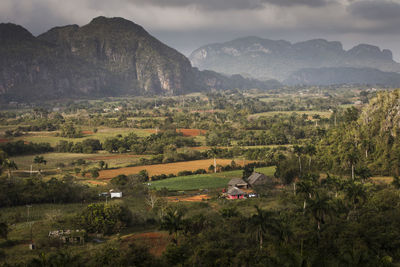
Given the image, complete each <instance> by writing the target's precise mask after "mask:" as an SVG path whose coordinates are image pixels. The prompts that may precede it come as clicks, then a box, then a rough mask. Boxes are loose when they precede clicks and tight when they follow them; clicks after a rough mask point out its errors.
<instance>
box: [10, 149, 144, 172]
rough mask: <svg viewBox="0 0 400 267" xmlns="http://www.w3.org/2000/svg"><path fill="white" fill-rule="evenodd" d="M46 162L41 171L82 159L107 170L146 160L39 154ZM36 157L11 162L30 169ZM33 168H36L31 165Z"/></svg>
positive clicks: (31, 156)
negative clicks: (101, 163) (104, 164)
mask: <svg viewBox="0 0 400 267" xmlns="http://www.w3.org/2000/svg"><path fill="white" fill-rule="evenodd" d="M40 155H41V156H43V157H44V159H45V160H47V164H46V165H42V166H41V169H43V170H46V169H54V168H57V167H58V166H59V164H60V163H62V164H64V165H65V166H69V165H70V164H71V163H72V162H73V161H75V160H77V159H84V160H86V162H87V163H88V164H97V163H98V162H99V161H101V160H102V161H104V162H105V163H106V164H108V167H109V168H119V167H126V166H127V165H129V164H136V163H138V162H139V159H140V158H147V157H148V156H145V155H129V154H110V153H106V152H104V153H97V154H82V153H44V154H40ZM35 156H36V155H28V156H18V157H12V160H14V161H15V163H16V164H17V166H18V169H20V170H28V169H30V166H31V164H33V159H34V157H35ZM33 165H34V166H33V168H34V169H36V167H37V166H35V164H33Z"/></svg>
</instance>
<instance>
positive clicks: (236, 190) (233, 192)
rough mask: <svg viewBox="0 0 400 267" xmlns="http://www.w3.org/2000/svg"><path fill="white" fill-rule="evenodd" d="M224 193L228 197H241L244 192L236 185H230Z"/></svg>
mask: <svg viewBox="0 0 400 267" xmlns="http://www.w3.org/2000/svg"><path fill="white" fill-rule="evenodd" d="M226 195H227V198H228V199H243V198H244V195H245V193H244V192H243V191H242V190H240V189H239V188H237V187H231V188H230V189H229V190H228V192H227V193H226Z"/></svg>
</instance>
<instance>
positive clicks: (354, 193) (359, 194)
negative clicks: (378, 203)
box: [345, 181, 367, 210]
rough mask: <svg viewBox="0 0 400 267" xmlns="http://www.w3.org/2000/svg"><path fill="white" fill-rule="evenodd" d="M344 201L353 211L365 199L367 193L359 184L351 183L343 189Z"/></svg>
mask: <svg viewBox="0 0 400 267" xmlns="http://www.w3.org/2000/svg"><path fill="white" fill-rule="evenodd" d="M345 193H346V199H347V200H348V201H349V202H350V203H349V204H350V205H351V206H353V209H354V210H355V209H356V208H357V206H358V204H360V203H362V202H364V201H365V200H366V199H367V193H366V191H365V189H364V186H363V185H362V184H361V183H358V182H354V181H351V182H349V183H348V184H347V186H346V187H345Z"/></svg>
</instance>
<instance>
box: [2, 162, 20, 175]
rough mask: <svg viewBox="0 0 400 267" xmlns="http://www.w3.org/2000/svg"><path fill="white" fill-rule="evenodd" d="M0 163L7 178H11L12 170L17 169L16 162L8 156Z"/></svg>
mask: <svg viewBox="0 0 400 267" xmlns="http://www.w3.org/2000/svg"><path fill="white" fill-rule="evenodd" d="M1 165H2V168H3V169H6V170H7V175H8V179H11V176H12V170H18V167H17V164H16V163H15V162H14V161H13V160H10V159H8V158H6V159H4V160H3V163H2V164H1Z"/></svg>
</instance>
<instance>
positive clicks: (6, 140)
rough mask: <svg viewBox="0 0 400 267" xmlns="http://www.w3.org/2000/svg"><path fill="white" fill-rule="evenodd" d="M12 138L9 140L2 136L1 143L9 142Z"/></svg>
mask: <svg viewBox="0 0 400 267" xmlns="http://www.w3.org/2000/svg"><path fill="white" fill-rule="evenodd" d="M9 141H10V140H8V139H4V138H3V139H2V138H0V143H7V142H9Z"/></svg>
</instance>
